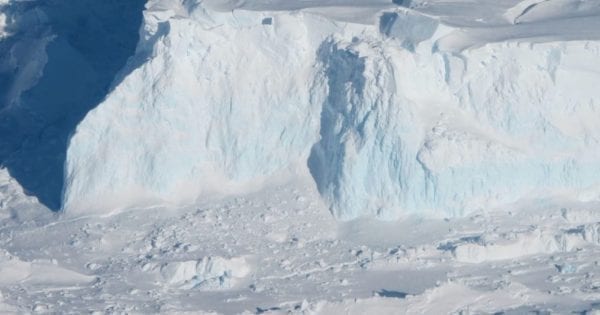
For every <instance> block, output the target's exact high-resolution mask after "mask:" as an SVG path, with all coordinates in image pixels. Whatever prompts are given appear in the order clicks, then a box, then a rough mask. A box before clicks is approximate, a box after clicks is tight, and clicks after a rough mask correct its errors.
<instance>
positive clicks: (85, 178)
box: [63, 1, 600, 219]
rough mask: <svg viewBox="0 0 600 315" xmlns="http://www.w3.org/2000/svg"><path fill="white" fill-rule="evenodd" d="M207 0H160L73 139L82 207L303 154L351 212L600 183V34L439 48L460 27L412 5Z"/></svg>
mask: <svg viewBox="0 0 600 315" xmlns="http://www.w3.org/2000/svg"><path fill="white" fill-rule="evenodd" d="M175 4H177V5H175ZM192 4H193V5H192ZM192 4H190V2H181V3H180V2H166V1H155V2H151V3H150V4H149V10H148V11H147V12H146V14H145V32H146V33H145V34H143V35H144V36H143V37H144V38H143V40H142V42H141V43H140V45H139V46H138V52H137V54H136V56H135V57H134V58H133V60H132V62H131V65H130V67H129V68H128V69H127V71H125V72H124V73H126V74H127V75H126V76H125V77H124V78H123V81H122V82H121V83H120V84H119V86H117V87H116V89H115V90H114V91H113V92H112V93H111V94H110V95H108V97H107V98H106V100H105V101H104V102H103V103H102V104H101V105H100V106H98V108H96V109H95V110H93V111H92V112H90V113H89V114H88V116H87V117H86V119H85V120H84V121H83V122H82V123H81V124H80V125H79V126H78V128H77V131H76V133H75V134H74V136H73V137H72V139H71V143H70V146H69V150H68V154H67V163H66V183H67V185H66V190H65V194H64V200H63V202H64V207H65V209H66V210H67V211H69V212H70V213H75V214H78V213H83V212H86V213H87V212H93V211H105V210H106V209H112V208H115V207H126V206H134V205H145V204H153V203H157V202H168V203H181V202H187V201H192V200H194V199H195V198H196V197H198V196H201V195H202V194H206V193H223V192H224V193H228V192H241V191H244V190H246V189H249V188H256V187H259V186H260V184H261V183H262V181H264V180H272V179H273V178H275V177H278V176H279V177H280V176H284V175H281V173H282V172H285V171H289V170H290V169H294V170H295V166H296V165H297V164H298V163H300V164H308V169H309V171H310V174H311V175H312V176H313V178H314V179H315V182H316V183H317V186H318V189H319V191H320V192H321V194H322V195H323V197H324V199H325V201H326V202H327V203H328V204H329V205H330V207H331V210H332V212H333V214H334V215H335V216H336V217H338V218H340V219H352V218H356V217H360V216H377V217H379V218H383V219H392V218H395V217H398V216H400V215H402V214H406V213H429V214H435V215H441V216H453V215H462V214H464V213H468V212H471V211H477V210H487V209H491V208H493V207H496V206H500V205H503V204H507V203H510V202H514V201H517V200H519V199H521V198H546V197H549V196H553V195H556V194H561V193H569V196H574V197H576V198H579V199H590V198H596V197H597V195H598V194H597V193H598V191H597V189H596V188H597V185H598V184H599V183H600V180H598V179H597V178H596V176H595V174H598V171H600V166H599V165H600V163H598V161H600V149H598V140H599V139H600V128H599V127H598V122H600V114H599V112H598V106H599V104H598V100H599V99H600V95H599V92H598V90H597V89H596V86H597V85H598V83H600V65H598V63H597V62H596V60H598V57H600V52H599V51H600V44H599V43H597V42H585V41H579V42H550V43H545V44H519V43H495V44H482V46H481V47H479V48H473V49H471V50H468V51H463V52H456V51H440V50H439V49H437V48H438V47H439V45H438V44H437V40H438V39H439V38H440V37H442V36H444V35H445V34H446V33H448V32H449V31H451V30H449V29H448V27H445V26H441V25H440V24H439V23H437V21H435V20H434V19H432V18H428V17H424V16H420V15H418V14H416V13H411V12H407V11H398V12H389V13H383V14H382V15H380V19H379V20H378V21H377V22H375V21H374V23H373V24H372V25H359V24H353V23H342V22H339V21H332V20H328V19H327V18H325V17H323V16H320V15H313V14H308V13H302V12H285V11H281V12H253V11H230V12H221V13H219V12H214V11H211V10H208V9H206V8H204V7H202V5H199V4H198V3H192ZM265 19H267V20H269V21H270V22H271V23H263V21H265ZM446 42H447V39H446ZM295 171H297V170H295ZM292 174H294V171H292Z"/></svg>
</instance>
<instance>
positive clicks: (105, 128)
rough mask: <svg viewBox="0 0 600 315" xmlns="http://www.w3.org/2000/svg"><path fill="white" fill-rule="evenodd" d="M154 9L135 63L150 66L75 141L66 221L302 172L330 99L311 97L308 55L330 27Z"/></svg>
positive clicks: (318, 92) (285, 17) (253, 15)
mask: <svg viewBox="0 0 600 315" xmlns="http://www.w3.org/2000/svg"><path fill="white" fill-rule="evenodd" d="M161 4H164V3H160V2H159V3H158V4H157V7H158V8H154V9H153V10H150V11H148V12H146V16H145V20H146V25H145V32H146V33H145V34H143V35H144V38H145V41H144V42H142V43H141V44H140V46H139V47H138V56H136V58H138V59H140V58H142V56H144V55H147V56H148V59H147V60H139V61H140V63H142V65H141V66H140V67H139V68H136V69H134V70H133V71H132V72H131V73H130V74H129V75H128V76H127V77H126V78H125V79H124V81H123V82H122V83H121V84H120V85H119V86H118V87H116V88H115V90H114V91H113V92H112V93H111V94H110V95H109V96H108V97H107V99H106V100H105V101H104V103H102V104H101V105H100V106H99V107H98V108H97V109H96V110H93V111H91V112H90V113H89V114H88V116H87V117H86V119H85V121H84V122H83V123H82V124H80V126H79V127H78V128H77V131H76V134H75V135H74V136H73V138H72V139H71V143H70V147H69V150H68V155H67V162H66V166H67V167H66V169H67V174H66V176H67V177H66V183H67V185H66V191H65V195H64V196H65V198H64V207H65V208H67V209H70V212H72V213H75V212H78V211H82V212H84V211H93V210H94V208H97V209H106V208H107V207H108V208H114V207H125V206H131V205H140V204H150V203H156V202H168V203H182V202H189V201H193V200H194V199H195V198H196V197H197V196H198V195H200V194H202V193H206V192H226V191H228V190H229V189H233V190H234V191H240V190H243V189H246V188H248V189H251V188H254V187H258V186H260V185H259V182H260V181H261V179H263V178H266V177H269V176H271V175H273V174H274V173H276V172H279V171H282V172H283V171H286V170H287V169H289V168H291V167H293V166H294V165H293V164H294V162H295V161H298V162H300V163H305V161H306V157H307V156H308V153H309V151H310V148H311V145H312V144H313V143H314V142H315V141H316V140H317V137H318V131H317V130H318V112H319V107H320V105H321V101H320V100H319V99H320V98H322V95H323V94H324V93H325V90H324V89H320V88H318V87H315V86H314V84H315V80H314V79H315V77H316V76H317V74H316V73H317V72H318V69H317V68H315V67H314V66H313V65H314V60H315V50H313V49H311V47H314V46H316V45H317V44H318V43H319V42H320V41H321V40H322V39H321V37H322V35H319V34H320V31H319V29H320V28H321V29H327V28H332V27H334V26H333V25H331V24H330V23H329V22H328V21H326V20H324V19H321V18H317V17H314V18H310V19H311V20H310V22H306V21H304V19H305V17H303V16H302V15H301V14H279V13H278V14H271V15H267V14H265V13H260V12H244V11H242V12H237V11H236V12H234V13H231V12H227V13H215V12H210V14H209V13H208V12H207V11H206V10H205V9H204V8H202V7H194V6H192V7H184V6H183V5H182V6H181V7H176V8H173V7H170V8H169V10H162V9H161V7H160V6H159V5H161ZM266 17H271V18H272V19H273V20H272V22H273V25H263V23H262V20H263V19H264V18H266ZM317 83H318V82H317Z"/></svg>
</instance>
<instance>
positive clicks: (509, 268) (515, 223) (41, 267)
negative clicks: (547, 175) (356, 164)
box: [0, 172, 600, 315]
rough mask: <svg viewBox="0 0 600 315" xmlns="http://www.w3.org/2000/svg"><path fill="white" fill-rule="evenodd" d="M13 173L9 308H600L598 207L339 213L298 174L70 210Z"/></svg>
mask: <svg viewBox="0 0 600 315" xmlns="http://www.w3.org/2000/svg"><path fill="white" fill-rule="evenodd" d="M0 174H2V173H1V172H0ZM7 181H8V186H10V187H11V188H10V189H13V191H15V192H14V193H10V194H9V195H10V196H12V201H11V202H9V203H7V204H8V206H7V207H5V208H2V209H0V214H2V215H1V216H0V313H3V314H4V313H18V314H24V313H27V314H28V313H51V314H90V313H91V314H104V313H109V314H112V313H129V314H154V313H164V314H205V313H211V314H263V313H266V314H324V315H329V314H461V313H462V314H465V313H466V314H469V313H471V314H499V313H504V314H530V313H533V314H536V313H537V314H547V313H551V314H573V313H574V314H594V313H593V312H594V311H596V312H597V311H598V310H599V305H598V301H599V300H600V290H599V289H598V288H600V274H599V273H598V268H599V266H600V261H599V260H598V257H600V256H599V255H600V238H599V236H600V226H599V224H598V222H599V220H600V217H599V213H600V212H599V211H598V209H599V207H600V203H598V202H591V203H580V202H578V203H569V202H564V201H563V202H557V203H556V204H552V205H547V204H541V203H539V202H533V203H530V204H521V205H519V206H518V207H512V208H510V211H508V210H505V211H497V212H494V213H483V214H475V215H468V216H466V217H464V218H455V219H444V220H441V219H427V220H424V219H422V218H417V217H409V218H404V219H403V220H401V221H392V222H382V221H379V220H372V219H370V220H367V219H364V220H355V221H352V222H340V221H336V220H335V219H334V218H333V217H332V216H331V215H330V214H329V213H328V212H327V208H326V206H325V205H324V204H322V203H320V202H318V191H317V189H316V187H315V185H314V182H313V180H312V178H310V177H308V178H304V179H302V180H299V181H295V182H290V183H285V184H282V185H276V186H267V187H265V188H264V190H262V191H260V192H256V193H252V194H247V195H241V196H236V197H231V198H224V199H219V200H212V201H209V200H204V201H202V202H200V203H197V204H194V205H189V206H186V207H181V208H172V207H171V208H164V207H149V208H143V209H137V210H132V211H126V212H122V213H118V214H115V215H112V216H90V217H77V218H70V217H68V216H64V215H61V214H57V213H52V212H50V211H48V210H47V209H42V208H41V206H40V205H39V204H38V203H37V202H35V200H30V201H31V202H26V200H27V199H28V197H26V196H24V195H21V194H20V193H19V191H20V187H18V185H17V184H15V183H14V180H11V179H10V177H8V176H4V177H2V179H1V181H0V182H1V183H2V184H1V187H6V184H5V183H6V182H7ZM1 189H3V190H2V191H7V190H6V189H5V188H1ZM6 196H7V195H6V194H4V195H0V200H5V199H6V198H7V197H6ZM19 200H20V202H17V201H19ZM519 210H526V211H519ZM11 212H12V213H31V214H35V215H31V216H29V217H27V218H23V217H16V216H10V215H8V214H9V213H11ZM586 312H587V313H586Z"/></svg>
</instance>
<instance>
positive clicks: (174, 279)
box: [154, 257, 250, 290]
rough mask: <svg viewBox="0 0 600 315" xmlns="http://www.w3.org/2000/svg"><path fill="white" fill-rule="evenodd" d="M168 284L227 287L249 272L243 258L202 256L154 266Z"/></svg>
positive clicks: (192, 287) (194, 286)
mask: <svg viewBox="0 0 600 315" xmlns="http://www.w3.org/2000/svg"><path fill="white" fill-rule="evenodd" d="M154 269H158V270H159V271H160V275H161V277H162V279H163V280H164V281H166V282H167V283H168V284H169V285H172V286H175V287H178V288H181V289H203V290H218V289H229V288H231V287H232V286H233V285H234V284H235V281H236V280H237V279H239V278H243V277H245V276H246V275H248V274H249V273H250V267H249V266H248V264H247V262H246V260H245V258H243V257H235V258H231V259H226V258H222V257H204V258H202V259H200V260H197V261H196V260H189V261H180V262H169V263H165V264H162V265H161V266H160V267H156V266H155V268H154Z"/></svg>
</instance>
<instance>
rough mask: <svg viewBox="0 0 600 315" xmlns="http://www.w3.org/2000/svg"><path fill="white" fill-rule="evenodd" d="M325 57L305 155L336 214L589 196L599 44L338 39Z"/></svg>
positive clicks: (594, 168) (598, 133)
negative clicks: (427, 49)
mask: <svg viewBox="0 0 600 315" xmlns="http://www.w3.org/2000/svg"><path fill="white" fill-rule="evenodd" d="M326 56H327V57H326V58H325V60H324V62H323V63H324V67H325V69H326V74H327V76H328V78H329V87H330V93H329V97H328V99H327V102H326V103H325V105H324V108H323V114H322V121H321V136H322V137H321V141H320V142H319V143H318V144H317V145H316V146H315V149H314V150H313V155H312V157H311V159H310V162H309V165H310V166H311V170H312V173H313V175H314V177H315V179H316V181H317V183H318V186H319V189H320V191H321V193H322V194H323V195H324V196H325V198H326V199H327V200H329V201H330V203H331V205H332V209H333V212H334V213H335V214H336V215H337V217H339V218H343V219H352V218H356V217H358V216H362V215H378V216H379V217H381V218H394V217H397V216H398V215H401V214H403V213H408V212H416V213H423V212H429V213H432V212H436V213H437V214H438V215H443V216H447V215H450V216H453V215H463V214H465V213H468V212H472V211H477V210H487V209H490V208H493V207H495V206H499V205H502V204H506V203H510V202H514V201H517V200H519V199H520V198H523V197H531V198H537V197H541V198H543V197H548V196H551V195H553V194H557V193H563V192H566V191H576V192H582V193H580V194H579V195H578V197H579V198H580V199H586V200H590V199H596V198H597V197H598V190H597V185H598V183H599V182H600V181H599V180H598V178H597V176H596V175H595V174H598V171H600V166H599V164H598V159H599V158H600V151H599V150H598V149H597V148H598V140H599V139H600V129H599V128H598V127H597V122H598V121H600V116H599V114H598V109H599V105H600V104H599V103H598V100H599V99H600V92H599V91H598V90H597V89H596V88H595V87H594V86H596V85H597V84H598V83H599V82H600V65H599V64H598V63H597V62H596V61H595V60H597V58H598V57H600V45H599V44H598V43H595V42H570V43H548V44H539V45H520V44H505V43H503V44H493V45H488V46H485V47H482V48H480V49H476V50H472V51H468V52H464V53H462V54H460V55H457V54H452V53H433V54H430V55H427V54H426V53H424V52H423V51H420V52H418V53H417V54H411V53H409V52H407V51H403V50H398V49H397V48H395V47H393V46H390V45H383V46H376V45H373V44H371V45H356V44H354V43H347V44H346V46H343V45H342V44H341V43H338V44H337V45H336V46H335V49H333V50H331V51H330V52H329V53H327V54H326ZM584 191H585V193H583V192H584Z"/></svg>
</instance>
